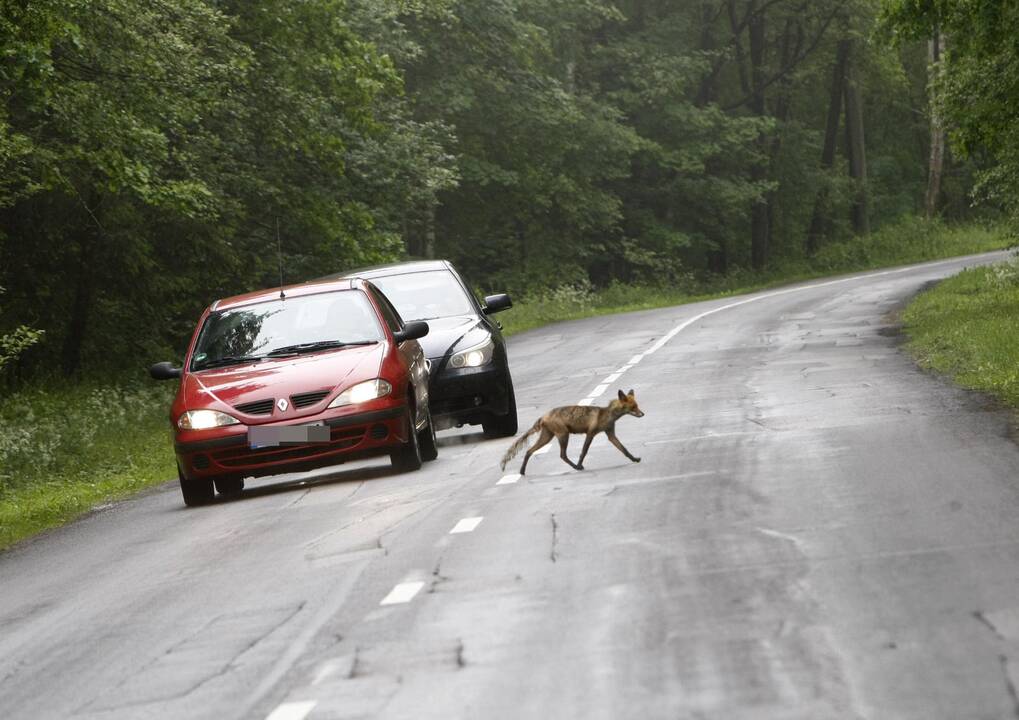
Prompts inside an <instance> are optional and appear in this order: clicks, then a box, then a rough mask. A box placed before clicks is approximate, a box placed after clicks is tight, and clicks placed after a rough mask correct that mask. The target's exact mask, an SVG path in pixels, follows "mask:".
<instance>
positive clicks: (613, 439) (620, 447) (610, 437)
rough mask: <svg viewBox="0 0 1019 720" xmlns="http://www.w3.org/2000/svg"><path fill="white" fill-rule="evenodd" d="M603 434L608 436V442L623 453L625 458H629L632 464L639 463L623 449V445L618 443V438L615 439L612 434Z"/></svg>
mask: <svg viewBox="0 0 1019 720" xmlns="http://www.w3.org/2000/svg"><path fill="white" fill-rule="evenodd" d="M605 434H606V435H608V436H609V442H610V443H612V444H613V445H615V446H616V447H617V448H619V452H621V453H623V455H626V457H628V458H630V459H631V460H633V461H634V462H640V458H639V457H634V456H633V455H631V454H630V451H629V450H627V449H626V448H625V447H623V443H621V442H619V438H617V437H616V434H615V433H614V432H606V433H605Z"/></svg>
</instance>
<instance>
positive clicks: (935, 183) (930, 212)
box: [924, 30, 945, 220]
mask: <svg viewBox="0 0 1019 720" xmlns="http://www.w3.org/2000/svg"><path fill="white" fill-rule="evenodd" d="M927 50H928V59H929V61H930V64H929V66H928V88H929V89H928V93H929V98H930V108H931V154H930V162H929V164H928V167H927V194H926V196H925V197H924V214H925V215H926V216H927V219H928V220H930V219H931V218H933V217H934V216H935V215H936V214H937V211H938V200H939V199H940V197H941V176H942V174H943V172H944V168H945V119H944V116H943V114H942V110H941V90H942V87H941V83H942V80H943V78H944V64H943V58H944V54H945V36H944V35H942V34H941V33H940V32H939V31H937V30H935V31H934V37H933V38H931V40H930V41H929V42H928V43H927Z"/></svg>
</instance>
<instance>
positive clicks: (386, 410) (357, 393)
mask: <svg viewBox="0 0 1019 720" xmlns="http://www.w3.org/2000/svg"><path fill="white" fill-rule="evenodd" d="M427 333H428V324H427V323H424V322H409V323H404V322H403V321H402V320H401V319H400V315H399V313H397V312H396V310H395V309H394V308H393V306H392V304H390V302H389V301H388V300H387V299H386V297H385V296H384V295H383V294H382V293H381V292H379V290H378V289H377V288H376V287H375V286H374V285H372V284H371V283H370V282H367V281H364V280H334V281H327V282H318V283H309V284H303V285H295V286H291V287H286V288H282V289H273V290H263V291H260V292H254V293H249V294H247V295H239V296H237V297H232V298H226V299H224V300H218V301H216V302H214V303H213V304H212V305H211V306H210V307H209V308H208V309H207V310H206V311H205V313H204V314H203V315H202V318H201V320H200V321H199V322H198V327H197V328H196V330H195V333H194V336H193V337H192V339H191V343H190V345H189V347H188V351H187V354H186V355H185V357H184V365H183V367H180V368H175V367H173V366H172V364H171V363H168V362H164V363H158V364H156V365H153V366H152V367H151V368H150V369H149V373H150V374H151V376H152V377H153V378H155V379H157V380H165V379H170V378H180V388H179V389H178V391H177V397H176V398H175V399H174V401H173V405H172V407H171V409H170V422H171V424H172V425H173V429H174V449H175V451H176V454H177V468H178V473H179V475H180V489H181V492H182V493H183V495H184V503H185V504H187V505H200V504H203V503H207V502H209V501H211V500H212V499H213V497H214V496H215V492H216V491H218V492H219V493H220V494H224V495H229V494H235V493H239V492H240V491H241V490H242V489H243V488H244V478H246V477H257V476H263V475H275V474H279V473H286V472H295V471H300V470H311V469H314V468H318V467H323V466H326V465H336V464H339V463H342V462H345V461H347V460H351V459H355V458H364V457H371V456H376V455H387V454H388V455H389V457H390V459H391V461H392V463H393V466H394V467H395V468H396V469H397V470H400V471H405V470H416V469H418V468H419V467H421V461H422V460H432V459H434V458H435V457H436V455H437V451H436V446H435V432H434V430H433V428H432V421H431V415H430V414H429V411H428V368H427V361H426V359H425V356H424V353H423V352H422V351H421V346H420V345H419V344H418V342H417V339H418V338H420V337H424V336H425V335H426V334H427Z"/></svg>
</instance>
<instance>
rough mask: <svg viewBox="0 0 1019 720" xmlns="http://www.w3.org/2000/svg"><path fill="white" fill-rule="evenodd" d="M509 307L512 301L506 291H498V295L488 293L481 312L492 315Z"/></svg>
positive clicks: (511, 305)
mask: <svg viewBox="0 0 1019 720" xmlns="http://www.w3.org/2000/svg"><path fill="white" fill-rule="evenodd" d="M511 307H513V301H512V300H510V296H509V295H507V294H506V293H499V294H498V295H489V296H488V297H486V298H485V308H484V310H483V312H484V313H485V315H492V314H493V313H497V312H501V311H503V310H509V309H510V308H511Z"/></svg>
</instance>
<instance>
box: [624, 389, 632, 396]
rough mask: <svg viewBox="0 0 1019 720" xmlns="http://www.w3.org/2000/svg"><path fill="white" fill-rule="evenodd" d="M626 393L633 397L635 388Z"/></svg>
mask: <svg viewBox="0 0 1019 720" xmlns="http://www.w3.org/2000/svg"><path fill="white" fill-rule="evenodd" d="M626 394H627V395H629V396H630V397H633V388H630V392H628V393H626Z"/></svg>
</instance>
